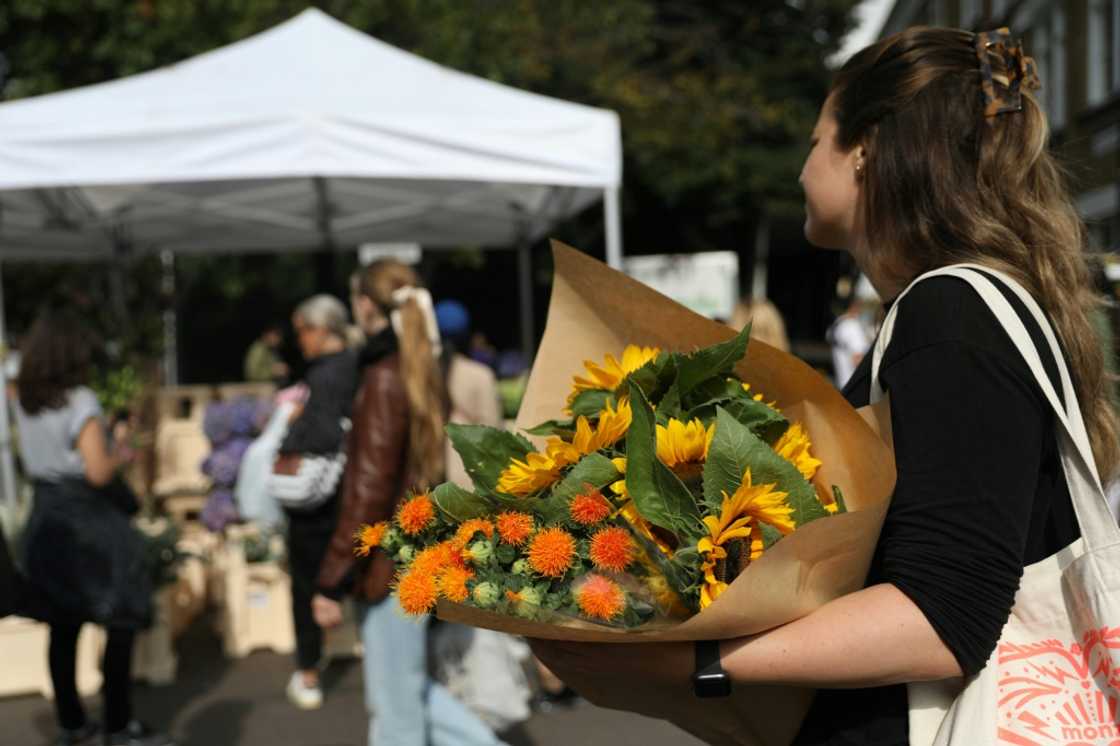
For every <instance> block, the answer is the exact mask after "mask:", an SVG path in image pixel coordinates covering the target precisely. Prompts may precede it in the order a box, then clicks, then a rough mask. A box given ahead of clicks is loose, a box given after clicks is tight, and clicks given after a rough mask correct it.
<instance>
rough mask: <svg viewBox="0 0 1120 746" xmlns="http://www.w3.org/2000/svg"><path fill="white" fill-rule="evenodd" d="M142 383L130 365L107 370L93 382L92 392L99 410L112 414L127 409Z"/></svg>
mask: <svg viewBox="0 0 1120 746" xmlns="http://www.w3.org/2000/svg"><path fill="white" fill-rule="evenodd" d="M142 386H143V383H142V382H141V381H140V376H139V375H137V373H136V369H135V368H133V367H132V366H130V365H126V366H124V367H121V368H116V369H114V370H109V371H107V372H105V373H104V374H102V375H100V376H98V378H97V380H95V381H94V384H93V390H94V392H96V394H97V400H98V401H99V402H100V403H101V408H102V409H103V410H104V411H105V412H107V413H109V414H112V413H114V412H119V411H120V410H122V409H128V408H129V407H130V406H131V405H132V404H133V403H134V402H135V401H136V397H137V395H139V393H140V389H141V387H142Z"/></svg>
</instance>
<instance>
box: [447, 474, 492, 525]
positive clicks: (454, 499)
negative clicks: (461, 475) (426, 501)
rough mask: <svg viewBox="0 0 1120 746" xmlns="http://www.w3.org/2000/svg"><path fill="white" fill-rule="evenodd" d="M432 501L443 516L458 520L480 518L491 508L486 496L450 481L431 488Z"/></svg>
mask: <svg viewBox="0 0 1120 746" xmlns="http://www.w3.org/2000/svg"><path fill="white" fill-rule="evenodd" d="M432 502H434V503H435V504H436V507H437V508H439V511H440V512H441V513H443V514H444V516H445V517H447V518H449V519H451V520H453V521H460V522H461V521H466V520H469V519H471V518H480V517H482V516H484V515H487V514H489V513H490V512H491V511H492V509H493V506H492V505H491V504H490V502H489V501H488V500H487V499H486V498H484V497H482V496H481V495H476V494H475V493H473V492H470V491H468V490H465V489H463V488H462V487H460V486H458V485H457V484H454V483H452V482H444V483H443V484H441V485H439V486H438V487H436V488H435V489H434V490H432Z"/></svg>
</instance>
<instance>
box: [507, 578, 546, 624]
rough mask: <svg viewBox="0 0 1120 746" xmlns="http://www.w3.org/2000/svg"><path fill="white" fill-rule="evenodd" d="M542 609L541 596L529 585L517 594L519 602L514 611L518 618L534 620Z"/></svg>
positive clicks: (514, 606)
mask: <svg viewBox="0 0 1120 746" xmlns="http://www.w3.org/2000/svg"><path fill="white" fill-rule="evenodd" d="M540 608H541V594H540V592H539V591H537V589H536V588H534V587H533V586H531V585H527V586H525V587H524V588H522V589H521V590H520V591H518V592H517V602H516V603H515V604H514V605H513V611H514V613H515V614H517V616H519V617H523V618H525V619H532V618H534V617H535V616H536V615H537V613H538V612H539V611H540Z"/></svg>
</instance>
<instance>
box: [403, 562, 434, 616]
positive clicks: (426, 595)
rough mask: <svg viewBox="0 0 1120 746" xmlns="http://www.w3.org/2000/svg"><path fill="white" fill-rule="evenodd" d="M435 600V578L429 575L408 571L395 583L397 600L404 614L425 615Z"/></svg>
mask: <svg viewBox="0 0 1120 746" xmlns="http://www.w3.org/2000/svg"><path fill="white" fill-rule="evenodd" d="M437 598H438V592H437V589H436V578H435V575H432V574H431V573H426V572H418V571H416V570H410V571H409V572H406V573H405V574H404V575H402V576H401V578H400V580H398V581H397V600H399V601H400V603H401V608H402V609H404V611H405V613H406V614H411V615H413V616H420V615H421V614H427V613H428V612H429V611H431V610H432V607H433V606H435V605H436V599H437Z"/></svg>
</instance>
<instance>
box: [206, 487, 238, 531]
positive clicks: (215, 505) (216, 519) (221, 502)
mask: <svg viewBox="0 0 1120 746" xmlns="http://www.w3.org/2000/svg"><path fill="white" fill-rule="evenodd" d="M201 518H202V523H203V525H205V526H206V528H208V529H210V530H211V531H215V532H218V531H221V530H222V529H224V528H225V527H226V526H228V525H229V524H231V523H236V522H237V521H238V520H239V518H240V516H238V514H237V506H236V505H235V504H234V502H233V492H232V491H231V490H229V489H216V490H214V491H213V492H211V493H210V499H209V500H207V501H206V505H205V507H203V508H202V516H201Z"/></svg>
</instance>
